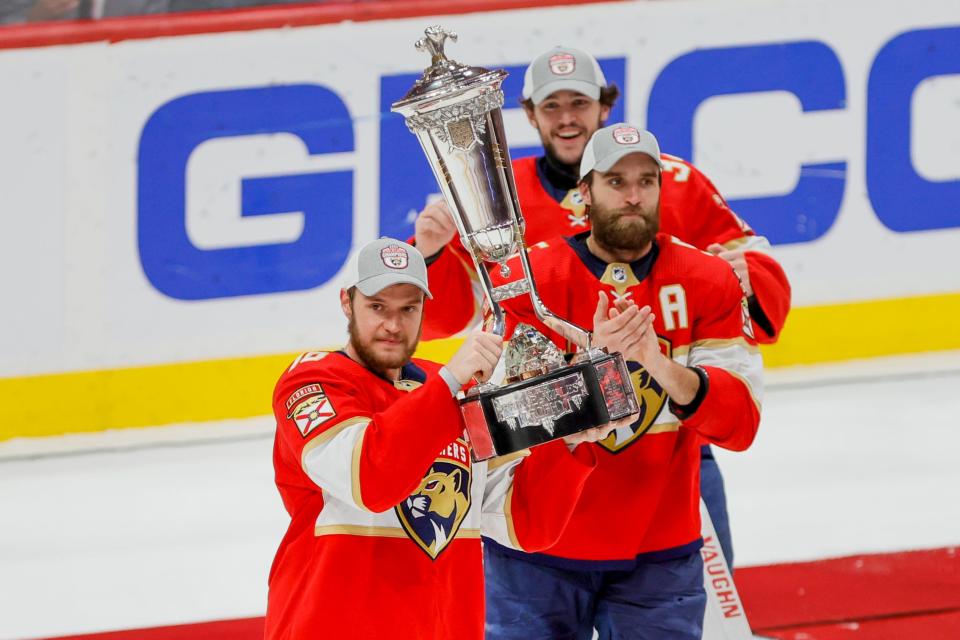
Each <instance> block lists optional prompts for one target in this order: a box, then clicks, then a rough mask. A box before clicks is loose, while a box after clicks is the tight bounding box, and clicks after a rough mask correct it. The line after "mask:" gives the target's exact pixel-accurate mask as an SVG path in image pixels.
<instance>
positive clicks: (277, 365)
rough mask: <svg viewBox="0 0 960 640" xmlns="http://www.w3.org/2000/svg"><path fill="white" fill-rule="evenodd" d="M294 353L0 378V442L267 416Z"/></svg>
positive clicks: (867, 313)
mask: <svg viewBox="0 0 960 640" xmlns="http://www.w3.org/2000/svg"><path fill="white" fill-rule="evenodd" d="M958 317H960V293H950V294H943V295H930V296H919V297H914V298H899V299H893V300H873V301H868V302H857V303H848V304H834V305H821V306H816V307H800V308H796V309H793V310H792V311H791V312H790V317H789V319H788V320H787V325H786V327H785V328H784V330H783V337H782V338H781V340H780V342H778V343H777V344H775V345H769V346H768V345H764V346H762V347H761V352H762V353H763V359H764V365H765V366H766V367H784V366H791V365H799V364H815V363H822V362H836V361H842V360H852V359H858V358H872V357H876V356H889V355H896V354H904V353H917V352H923V351H944V350H952V349H960V322H957V320H956V319H957V318H958ZM460 342H461V340H459V339H447V340H434V341H431V342H425V343H423V344H421V345H420V348H419V349H418V351H417V355H418V356H419V357H422V358H426V359H429V360H437V361H441V362H443V361H446V360H447V359H448V358H449V357H450V356H451V355H452V354H453V352H454V351H455V350H456V348H457V346H459V344H460ZM297 355H299V354H297V353H289V354H281V355H270V356H255V357H247V358H233V359H227V360H210V361H204V362H185V363H177V364H165V365H157V366H150V367H133V368H125V369H111V370H105V371H82V372H75V373H61V374H52V375H38V376H29V377H21V378H0V440H8V439H10V438H16V437H35V436H50V435H59V434H65V433H79V432H91V431H103V430H106V429H118V428H128V427H146V426H156V425H163V424H174V423H183V422H205V421H211V420H226V419H231V418H249V417H253V416H263V415H269V414H270V413H271V412H272V407H271V394H272V391H273V387H274V385H275V384H276V381H277V378H279V376H280V374H281V373H283V372H284V371H285V370H286V368H287V367H288V366H289V364H290V362H291V361H293V359H294V358H295V357H296V356H297Z"/></svg>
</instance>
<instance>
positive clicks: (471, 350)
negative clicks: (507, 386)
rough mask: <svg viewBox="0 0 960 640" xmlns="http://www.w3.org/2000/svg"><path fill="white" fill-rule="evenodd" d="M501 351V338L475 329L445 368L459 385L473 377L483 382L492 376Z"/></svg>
mask: <svg viewBox="0 0 960 640" xmlns="http://www.w3.org/2000/svg"><path fill="white" fill-rule="evenodd" d="M502 351H503V338H501V337H500V336H498V335H497V334H495V333H491V332H489V331H481V330H479V329H477V330H474V331H472V332H470V335H468V336H467V339H466V340H464V341H463V344H462V345H461V346H460V348H459V349H457V352H456V353H455V354H453V357H452V358H450V362H448V363H447V364H446V367H447V370H448V371H449V372H450V373H452V374H453V377H454V378H456V379H457V382H459V383H460V384H461V385H464V384H466V383H467V382H469V381H470V379H471V378H473V377H476V378H477V380H479V381H480V382H483V381H484V380H486V379H487V378H489V377H490V376H491V374H493V370H494V369H495V368H496V366H497V362H498V361H499V360H500V353H501V352H502Z"/></svg>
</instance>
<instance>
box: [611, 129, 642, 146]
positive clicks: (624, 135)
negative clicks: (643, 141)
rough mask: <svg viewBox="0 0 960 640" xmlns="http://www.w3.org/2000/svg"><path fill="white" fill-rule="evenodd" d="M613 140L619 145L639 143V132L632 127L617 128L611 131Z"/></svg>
mask: <svg viewBox="0 0 960 640" xmlns="http://www.w3.org/2000/svg"><path fill="white" fill-rule="evenodd" d="M613 139H614V140H616V141H617V142H619V143H620V144H636V143H638V142H640V132H639V131H637V130H636V129H634V128H633V127H617V128H616V129H614V130H613Z"/></svg>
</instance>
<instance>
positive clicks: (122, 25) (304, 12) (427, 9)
mask: <svg viewBox="0 0 960 640" xmlns="http://www.w3.org/2000/svg"><path fill="white" fill-rule="evenodd" d="M622 1H624V0H393V1H389V0H384V1H383V2H359V3H349V2H344V3H331V4H303V5H285V6H282V7H277V6H272V7H257V8H251V9H234V10H221V11H204V12H196V13H177V14H168V15H156V16H130V17H123V18H107V19H104V20H96V21H92V22H86V21H76V20H73V21H61V22H47V23H37V24H23V25H9V26H3V27H0V49H25V48H31V47H49V46H55V45H69V44H80V43H84V42H102V41H106V42H120V41H123V40H142V39H146V38H160V37H168V36H184V35H194V34H201V33H223V32H228V31H254V30H257V29H279V28H281V27H306V26H313V25H320V24H333V23H337V22H344V21H347V20H349V21H352V22H368V21H371V20H395V19H399V18H412V17H417V16H441V15H458V14H464V13H478V12H488V11H505V10H513V9H530V8H535V7H553V6H563V5H573V4H597V3H600V2H606V3H609V2H622Z"/></svg>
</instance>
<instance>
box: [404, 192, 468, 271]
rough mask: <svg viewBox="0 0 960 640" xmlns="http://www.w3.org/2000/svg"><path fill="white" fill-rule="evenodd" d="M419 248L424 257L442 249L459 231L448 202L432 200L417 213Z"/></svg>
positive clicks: (415, 226) (416, 234)
mask: <svg viewBox="0 0 960 640" xmlns="http://www.w3.org/2000/svg"><path fill="white" fill-rule="evenodd" d="M413 226H414V233H415V237H416V244H417V249H418V250H419V251H420V253H422V254H423V257H424V258H429V257H430V256H432V255H433V254H435V253H436V252H438V251H440V249H442V248H443V247H444V246H445V245H446V244H447V243H448V242H450V241H451V240H453V236H454V235H456V233H457V225H456V224H454V222H453V216H452V215H451V214H450V209H449V207H447V203H446V202H444V201H443V200H438V201H436V202H431V203H430V204H428V205H427V206H426V207H424V208H423V211H421V212H420V213H419V215H417V221H416V222H415V223H414V225H413Z"/></svg>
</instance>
